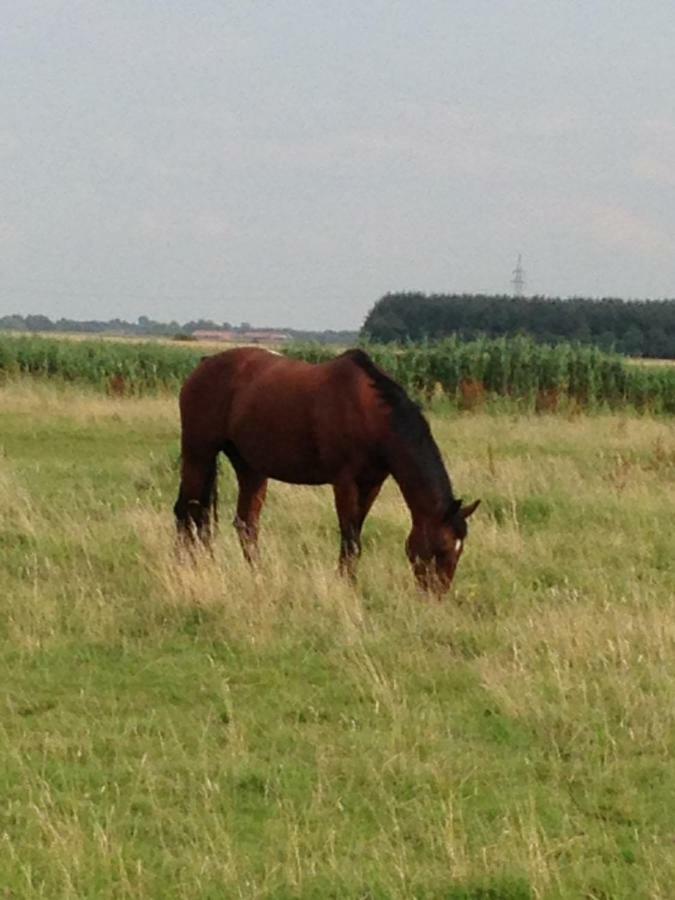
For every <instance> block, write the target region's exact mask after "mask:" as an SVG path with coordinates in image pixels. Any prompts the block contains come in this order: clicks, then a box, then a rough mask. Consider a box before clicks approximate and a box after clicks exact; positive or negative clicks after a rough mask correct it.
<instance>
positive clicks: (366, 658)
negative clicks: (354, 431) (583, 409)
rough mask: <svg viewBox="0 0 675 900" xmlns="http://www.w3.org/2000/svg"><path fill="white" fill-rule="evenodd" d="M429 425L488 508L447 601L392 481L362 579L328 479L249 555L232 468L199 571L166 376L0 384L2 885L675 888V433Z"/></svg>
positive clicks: (465, 422) (604, 418)
mask: <svg viewBox="0 0 675 900" xmlns="http://www.w3.org/2000/svg"><path fill="white" fill-rule="evenodd" d="M176 352H179V351H176ZM431 422H432V428H433V430H434V433H435V435H436V437H437V439H438V441H439V443H440V446H441V448H442V450H443V454H444V456H445V459H446V461H447V463H448V467H449V471H450V473H451V475H452V477H453V481H454V483H455V485H456V487H457V491H458V493H459V494H460V495H462V496H465V497H468V498H473V497H481V498H482V499H483V505H482V506H481V508H480V510H479V511H478V513H477V514H476V516H475V517H474V518H473V519H472V527H471V533H470V537H469V541H468V543H467V549H466V552H465V554H464V557H463V559H462V562H461V565H460V568H459V571H458V575H457V578H456V581H455V586H454V589H453V591H452V593H451V594H449V595H448V596H447V598H446V599H445V600H444V601H443V602H442V603H438V602H435V601H434V602H432V601H430V600H428V599H423V598H422V597H420V595H419V594H418V593H417V592H416V590H415V588H414V585H413V580H412V576H411V573H410V572H409V569H408V565H407V562H406V560H405V557H404V553H403V543H404V540H405V536H406V534H407V531H408V517H407V511H406V509H405V506H404V504H403V501H402V499H401V497H400V495H399V493H398V491H397V489H396V486H395V485H393V484H387V486H386V487H385V490H384V491H383V494H382V496H381V498H380V499H379V500H378V502H377V503H376V505H375V507H374V509H373V512H372V514H371V517H370V518H369V520H368V522H367V523H366V527H365V534H364V537H365V540H364V555H363V558H362V561H361V564H360V570H359V579H358V584H357V585H356V587H353V586H351V585H350V584H348V583H346V582H344V581H342V580H340V579H339V578H338V577H337V576H336V571H335V567H336V561H337V551H338V541H337V529H336V524H335V517H334V513H333V509H332V498H331V493H330V490H329V489H325V488H301V487H289V486H285V485H281V484H272V485H271V488H270V496H269V500H268V504H267V507H266V510H265V513H264V516H263V532H262V549H263V556H262V561H261V565H260V568H259V569H258V571H256V572H255V573H252V572H251V571H250V570H249V568H248V567H247V566H246V565H245V564H244V562H243V560H242V558H241V554H240V552H239V548H238V545H237V544H236V540H235V536H234V533H233V529H232V528H231V527H230V526H229V524H228V523H229V519H230V512H231V509H232V506H233V500H234V484H233V479H232V477H231V474H230V471H229V469H228V468H227V466H225V465H224V466H223V467H222V473H221V532H220V535H219V537H218V540H217V543H216V550H215V555H214V558H213V559H211V558H204V559H202V560H201V561H200V564H199V565H198V566H190V565H186V564H185V563H181V562H180V561H179V560H177V558H176V556H175V555H174V548H173V522H172V515H171V507H172V504H173V501H174V497H175V491H176V486H177V464H178V446H179V445H178V423H177V410H176V399H175V395H174V394H173V393H171V392H169V393H162V392H160V393H157V394H155V395H146V396H106V395H105V394H104V393H102V392H100V391H97V390H96V389H95V388H94V387H93V386H87V385H84V384H79V383H78V384H68V383H66V382H65V381H63V380H53V379H52V380H50V379H46V378H45V379H37V380H35V379H33V380H31V379H28V378H26V377H20V376H12V377H9V378H7V379H6V381H5V383H4V384H2V385H0V547H1V552H2V565H1V566H0V596H2V598H3V599H2V602H1V603H0V684H1V685H2V687H1V696H2V716H1V718H0V742H1V747H2V759H3V765H2V768H1V769H0V785H1V788H2V790H1V796H2V804H1V805H0V847H1V850H0V896H7V897H45V898H89V897H92V898H100V897H116V898H117V897H129V898H132V897H133V898H138V897H144V898H145V897H157V898H196V897H199V898H278V900H282V898H283V900H290V898H303V900H305V898H307V900H309V898H314V900H323V898H331V897H332V898H340V900H342V898H361V900H366V898H368V900H385V898H387V900H389V898H420V900H431V898H434V900H436V898H438V900H440V898H447V900H526V898H589V900H609V898H612V900H614V898H631V900H633V898H662V900H667V898H671V897H672V896H673V885H674V884H675V818H674V816H673V810H674V809H675V759H674V756H675V753H674V748H675V704H674V703H673V698H674V697H675V614H674V611H673V596H674V594H675V562H674V561H673V556H674V555H675V554H674V553H673V534H672V523H673V508H674V506H675V423H674V422H673V420H672V419H669V418H658V417H650V416H644V415H643V416H639V415H636V414H634V413H632V412H630V411H621V412H614V413H611V412H603V413H599V414H596V415H581V414H579V413H578V410H575V409H574V408H570V409H569V410H568V412H567V413H566V414H562V413H558V414H556V415H553V414H550V413H549V414H542V415H535V414H533V413H531V412H518V411H516V410H511V411H510V412H504V413H501V414H499V415H493V414H488V413H487V412H485V411H480V410H474V411H472V412H468V411H465V412H460V411H457V410H456V409H451V408H445V407H444V408H443V410H442V412H437V413H435V414H432V415H431ZM3 892H4V893H3Z"/></svg>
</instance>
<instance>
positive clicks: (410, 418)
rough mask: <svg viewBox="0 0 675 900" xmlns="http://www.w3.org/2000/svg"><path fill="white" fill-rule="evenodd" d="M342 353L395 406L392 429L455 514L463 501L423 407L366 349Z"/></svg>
mask: <svg viewBox="0 0 675 900" xmlns="http://www.w3.org/2000/svg"><path fill="white" fill-rule="evenodd" d="M342 356H346V357H348V358H349V359H351V360H352V362H353V363H355V364H356V365H357V366H358V367H359V368H360V369H361V370H362V371H363V372H365V373H366V375H367V376H368V378H369V379H370V381H371V384H372V385H373V387H374V388H375V390H376V391H377V393H378V396H379V397H380V399H381V400H382V401H383V403H385V404H386V405H387V406H388V407H389V409H390V410H391V425H392V430H393V431H394V432H395V433H396V434H397V435H398V436H399V437H400V438H402V440H403V441H405V443H406V444H407V445H408V447H410V448H411V449H412V450H413V452H414V454H415V458H416V460H417V462H418V463H419V464H420V467H421V468H422V471H423V472H424V474H425V476H426V477H427V478H429V479H430V480H432V481H433V482H434V484H435V485H436V486H437V488H438V489H439V490H440V491H441V492H442V494H443V498H444V499H447V505H448V513H449V514H450V515H454V513H456V512H457V511H458V509H459V505H460V503H461V501H458V500H455V497H454V495H453V492H452V484H451V482H450V478H449V477H448V473H447V471H446V468H445V465H444V463H443V459H442V457H441V453H440V450H439V449H438V446H437V444H436V441H435V440H434V438H433V435H432V434H431V429H430V428H429V423H428V422H427V420H426V418H425V417H424V415H423V413H422V410H421V409H420V407H419V406H418V405H417V403H415V402H414V401H413V400H411V399H410V397H409V396H408V394H407V393H406V391H405V390H404V388H402V387H401V385H400V384H398V382H396V381H394V379H393V378H391V377H390V376H389V375H387V373H386V372H384V371H383V370H382V369H381V368H380V367H379V366H378V365H376V364H375V363H374V362H373V360H372V359H371V358H370V356H368V354H367V353H366V352H365V351H364V350H361V349H360V348H357V349H354V350H347V351H346V352H345V353H343V354H342Z"/></svg>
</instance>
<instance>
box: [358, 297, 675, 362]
mask: <svg viewBox="0 0 675 900" xmlns="http://www.w3.org/2000/svg"><path fill="white" fill-rule="evenodd" d="M518 334H526V335H529V336H530V337H532V338H534V340H536V341H539V342H542V343H550V344H557V343H560V342H563V341H573V342H575V341H576V342H579V343H582V344H594V345H595V346H598V347H600V348H602V349H603V350H615V351H617V352H619V353H624V354H627V355H629V356H644V357H652V358H660V359H675V300H620V299H617V298H614V297H606V298H602V299H597V300H596V299H588V298H583V297H570V298H567V299H563V298H560V297H554V298H549V297H511V296H507V295H503V296H501V295H488V294H422V293H392V294H387V295H385V296H384V297H382V298H381V299H380V300H378V301H377V303H376V304H375V305H374V306H373V308H372V309H371V311H370V312H369V313H368V316H367V317H366V320H365V322H364V325H363V329H362V336H363V337H365V338H366V339H368V340H370V341H376V342H384V343H389V342H392V341H398V342H406V341H423V340H438V339H441V338H444V337H447V336H449V335H457V336H458V337H459V338H460V339H462V340H472V339H474V338H477V337H479V336H487V337H503V336H509V337H510V336H514V335H518Z"/></svg>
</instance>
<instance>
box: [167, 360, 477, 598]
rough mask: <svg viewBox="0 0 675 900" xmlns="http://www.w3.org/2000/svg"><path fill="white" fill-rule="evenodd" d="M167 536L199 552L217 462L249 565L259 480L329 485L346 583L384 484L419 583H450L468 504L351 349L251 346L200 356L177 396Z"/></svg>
mask: <svg viewBox="0 0 675 900" xmlns="http://www.w3.org/2000/svg"><path fill="white" fill-rule="evenodd" d="M179 406H180V418H181V480H180V488H179V492H178V499H177V501H176V504H175V506H174V515H175V519H176V525H177V529H178V535H179V538H181V539H183V540H184V541H185V542H187V543H188V545H194V544H195V542H197V541H200V542H202V543H203V544H205V545H207V546H208V545H209V543H210V539H211V535H212V531H213V527H214V523H215V519H216V500H217V491H216V487H217V485H216V482H217V458H218V454H219V453H221V452H222V453H223V454H224V455H225V456H226V457H227V459H228V460H229V461H230V463H231V465H232V467H233V469H234V472H235V475H236V478H237V482H238V487H239V496H238V499H237V507H236V515H235V518H234V523H233V524H234V526H235V528H236V530H237V533H238V536H239V541H240V544H241V548H242V550H243V553H244V557H245V558H246V559H247V560H248V561H249V562H251V563H253V562H255V560H256V559H257V544H258V525H259V519H260V513H261V511H262V508H263V504H264V502H265V495H266V491H267V481H268V479H270V478H272V479H275V480H277V481H283V482H287V483H289V484H311V485H321V484H330V485H332V486H333V492H334V497H335V507H336V511H337V518H338V523H339V528H340V554H339V569H340V571H341V572H342V573H344V574H347V575H349V576H351V577H352V578H353V577H354V575H355V566H356V561H357V559H358V557H359V556H360V553H361V529H362V528H363V523H364V521H365V518H366V516H367V515H368V512H369V511H370V508H371V506H372V505H373V502H374V501H375V498H376V497H377V495H378V494H379V492H380V488H381V487H382V484H383V482H384V481H385V479H386V478H387V477H388V476H389V475H391V476H392V477H393V478H394V480H395V481H396V482H397V484H398V486H399V488H400V490H401V493H402V494H403V498H404V500H405V502H406V504H407V506H408V508H409V510H410V514H411V518H412V529H411V531H410V534H409V536H408V539H407V541H406V544H405V549H406V553H407V556H408V559H409V561H410V564H411V565H412V568H413V572H414V574H415V577H416V579H417V582H418V584H419V586H420V587H422V588H423V589H426V590H432V591H435V592H437V593H439V594H441V593H444V592H445V591H447V589H448V588H449V587H450V584H451V582H452V579H453V576H454V574H455V570H456V568H457V564H458V562H459V559H460V557H461V555H462V552H463V549H464V542H465V540H466V537H467V520H468V518H469V517H470V516H471V515H472V513H473V512H474V511H475V509H476V507H477V506H478V504H479V503H480V501H479V500H476V501H474V502H473V503H470V504H468V505H464V504H463V503H462V501H461V500H459V499H457V498H456V497H455V496H454V494H453V490H452V485H451V482H450V478H449V477H448V474H447V471H446V468H445V465H444V464H443V460H442V457H441V454H440V451H439V449H438V446H437V444H436V442H435V441H434V439H433V437H432V434H431V430H430V428H429V424H428V422H427V420H426V419H425V417H424V416H423V414H422V412H421V410H420V408H419V407H418V406H417V404H416V403H414V402H413V401H412V400H411V399H410V397H409V396H408V395H407V393H406V392H405V390H404V389H403V388H402V387H401V386H400V385H399V384H398V383H397V382H396V381H394V380H393V379H392V378H391V377H389V375H387V374H386V373H385V372H384V371H383V370H382V369H381V368H379V366H377V365H376V364H375V363H374V362H373V360H372V359H371V358H370V356H369V355H368V354H367V353H366V352H365V351H364V350H361V349H352V350H347V351H346V352H344V353H342V354H340V355H339V356H336V357H335V358H333V359H331V360H330V361H329V362H323V363H307V362H303V361H299V360H294V359H290V358H288V357H285V356H282V355H281V354H278V353H275V352H273V351H269V350H266V349H263V348H260V347H237V348H234V349H231V350H226V351H225V352H223V353H218V354H215V355H213V356H206V357H204V358H203V359H202V361H201V363H199V364H198V366H197V368H196V369H195V370H194V371H193V372H192V374H191V375H190V376H188V378H187V380H186V381H185V383H184V385H183V387H182V389H181V392H180V401H179Z"/></svg>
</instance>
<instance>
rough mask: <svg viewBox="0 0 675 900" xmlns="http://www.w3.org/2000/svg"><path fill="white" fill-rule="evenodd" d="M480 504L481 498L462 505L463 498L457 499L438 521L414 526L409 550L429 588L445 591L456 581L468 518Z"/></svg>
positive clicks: (420, 580) (421, 581)
mask: <svg viewBox="0 0 675 900" xmlns="http://www.w3.org/2000/svg"><path fill="white" fill-rule="evenodd" d="M479 503H480V500H474V502H473V503H470V504H468V506H462V501H461V500H453V502H452V504H451V506H450V508H449V509H448V510H447V511H446V513H445V514H444V515H443V516H441V517H440V518H439V519H438V520H431V521H429V520H426V521H423V522H420V523H416V524H415V525H413V529H412V531H411V532H410V534H409V536H408V540H407V541H406V553H407V554H408V559H409V560H410V563H411V565H412V567H413V572H414V573H415V577H416V578H417V582H418V584H419V585H420V587H421V588H423V589H424V590H425V591H434V592H435V593H437V594H444V593H445V592H446V591H447V590H448V588H449V587H450V585H451V584H452V579H453V577H454V574H455V569H456V568H457V563H458V562H459V558H460V556H461V555H462V551H463V550H464V541H465V540H466V536H467V532H468V528H467V524H466V520H467V519H468V518H469V516H470V515H472V514H473V513H474V512H475V511H476V508H477V507H478V504H479Z"/></svg>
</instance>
